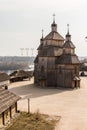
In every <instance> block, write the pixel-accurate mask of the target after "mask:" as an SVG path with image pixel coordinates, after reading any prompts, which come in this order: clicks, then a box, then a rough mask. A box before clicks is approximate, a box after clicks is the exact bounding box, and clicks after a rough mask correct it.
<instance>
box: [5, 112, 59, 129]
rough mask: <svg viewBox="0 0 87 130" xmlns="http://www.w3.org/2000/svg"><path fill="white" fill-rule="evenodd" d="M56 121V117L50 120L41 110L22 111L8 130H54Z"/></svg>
mask: <svg viewBox="0 0 87 130" xmlns="http://www.w3.org/2000/svg"><path fill="white" fill-rule="evenodd" d="M56 122H57V120H55V119H52V120H48V116H47V115H42V114H40V113H39V112H36V113H33V114H32V113H30V114H28V113H25V112H22V113H21V114H20V116H19V117H18V119H15V120H14V121H13V123H12V125H11V126H9V127H8V128H6V130H54V128H55V124H56Z"/></svg>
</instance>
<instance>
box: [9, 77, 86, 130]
mask: <svg viewBox="0 0 87 130" xmlns="http://www.w3.org/2000/svg"><path fill="white" fill-rule="evenodd" d="M9 90H10V91H12V92H14V93H15V94H17V95H19V96H21V97H22V99H21V100H20V101H19V102H18V110H22V111H28V100H27V98H28V97H29V98H30V111H31V112H35V111H37V110H39V111H40V112H41V113H45V114H49V115H57V116H61V120H60V122H59V123H58V124H57V126H56V130H87V77H82V78H81V88H80V89H74V90H72V89H67V90H65V89H54V88H49V89H47V88H39V87H35V86H34V84H33V79H31V81H24V82H16V83H12V84H10V85H9Z"/></svg>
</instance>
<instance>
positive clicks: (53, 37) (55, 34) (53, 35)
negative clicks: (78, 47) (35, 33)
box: [44, 31, 64, 41]
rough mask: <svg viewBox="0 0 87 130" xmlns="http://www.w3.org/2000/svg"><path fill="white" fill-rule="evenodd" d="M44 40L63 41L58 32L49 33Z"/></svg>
mask: <svg viewBox="0 0 87 130" xmlns="http://www.w3.org/2000/svg"><path fill="white" fill-rule="evenodd" d="M44 40H60V41H64V38H63V37H62V36H61V35H60V34H59V33H58V32H53V31H52V32H50V33H49V34H48V35H47V36H46V37H45V38H44Z"/></svg>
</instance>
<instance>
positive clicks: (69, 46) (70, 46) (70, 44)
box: [63, 41, 75, 48]
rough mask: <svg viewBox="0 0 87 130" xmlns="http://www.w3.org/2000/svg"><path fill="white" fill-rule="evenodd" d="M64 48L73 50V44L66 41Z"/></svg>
mask: <svg viewBox="0 0 87 130" xmlns="http://www.w3.org/2000/svg"><path fill="white" fill-rule="evenodd" d="M63 47H64V48H75V46H74V44H73V43H72V42H71V41H66V42H65V43H64V45H63Z"/></svg>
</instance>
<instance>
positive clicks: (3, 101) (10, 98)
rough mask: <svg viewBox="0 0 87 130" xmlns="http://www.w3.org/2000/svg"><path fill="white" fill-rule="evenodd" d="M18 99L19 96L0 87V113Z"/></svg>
mask: <svg viewBox="0 0 87 130" xmlns="http://www.w3.org/2000/svg"><path fill="white" fill-rule="evenodd" d="M19 99H20V97H19V96H17V95H15V94H14V93H12V92H10V91H9V90H6V89H3V88H2V87H0V114H1V113H2V112H4V111H5V110H7V109H8V108H9V107H11V106H12V105H13V104H14V103H16V102H17V101H18V100H19Z"/></svg>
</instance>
